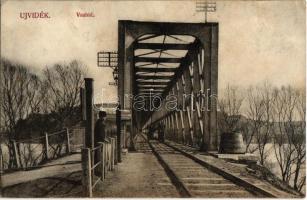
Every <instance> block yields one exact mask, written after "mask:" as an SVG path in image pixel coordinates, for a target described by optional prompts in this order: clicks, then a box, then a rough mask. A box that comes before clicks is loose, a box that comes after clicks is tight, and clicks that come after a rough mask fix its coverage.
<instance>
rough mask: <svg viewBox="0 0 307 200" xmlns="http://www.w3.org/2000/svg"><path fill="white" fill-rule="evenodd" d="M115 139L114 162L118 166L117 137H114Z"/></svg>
mask: <svg viewBox="0 0 307 200" xmlns="http://www.w3.org/2000/svg"><path fill="white" fill-rule="evenodd" d="M114 138H115V154H114V156H115V158H114V159H115V160H114V162H115V165H117V162H118V152H117V151H118V146H117V136H114Z"/></svg>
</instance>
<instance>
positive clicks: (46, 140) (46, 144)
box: [45, 133, 49, 160]
mask: <svg viewBox="0 0 307 200" xmlns="http://www.w3.org/2000/svg"><path fill="white" fill-rule="evenodd" d="M45 155H46V160H48V159H49V141H48V133H45Z"/></svg>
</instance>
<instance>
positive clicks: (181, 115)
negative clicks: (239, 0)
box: [118, 21, 218, 151]
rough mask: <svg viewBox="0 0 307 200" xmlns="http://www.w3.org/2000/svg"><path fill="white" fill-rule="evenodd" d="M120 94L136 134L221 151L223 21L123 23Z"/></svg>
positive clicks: (120, 49) (125, 125)
mask: <svg viewBox="0 0 307 200" xmlns="http://www.w3.org/2000/svg"><path fill="white" fill-rule="evenodd" d="M118 26H119V27H118V29H119V31H118V34H119V35H118V37H119V40H118V94H119V100H120V105H121V106H122V108H123V109H124V110H128V111H130V112H131V120H130V121H127V122H125V123H124V124H123V128H124V129H125V130H128V131H129V132H130V133H132V135H136V134H137V133H139V132H141V131H142V130H143V131H144V130H147V131H148V130H149V129H151V130H152V129H154V127H159V126H160V127H161V126H163V127H164V128H165V135H166V138H168V139H171V140H175V141H177V142H179V141H180V142H182V143H184V144H189V145H192V146H198V147H199V148H200V149H201V150H203V151H216V150H217V149H218V133H217V92H218V91H217V88H218V87H217V86H218V23H161V22H136V21H119V24H118Z"/></svg>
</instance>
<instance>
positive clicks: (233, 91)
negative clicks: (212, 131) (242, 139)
mask: <svg viewBox="0 0 307 200" xmlns="http://www.w3.org/2000/svg"><path fill="white" fill-rule="evenodd" d="M243 99H244V98H243V97H242V96H241V95H240V94H239V88H238V87H236V86H230V85H228V86H227V87H226V90H225V94H224V96H223V98H219V101H218V106H219V109H220V116H219V119H218V125H219V128H220V129H221V131H224V132H235V131H239V130H241V127H240V124H239V121H240V119H241V118H240V117H241V106H242V102H243Z"/></svg>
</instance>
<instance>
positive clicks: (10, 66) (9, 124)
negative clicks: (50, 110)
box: [1, 60, 41, 168]
mask: <svg viewBox="0 0 307 200" xmlns="http://www.w3.org/2000/svg"><path fill="white" fill-rule="evenodd" d="M1 66H2V68H1V75H2V77H3V78H2V80H1V92H2V103H1V110H2V112H1V120H2V121H3V123H4V126H5V128H6V131H7V132H8V137H9V138H8V139H9V140H8V142H7V145H8V147H9V158H10V160H9V167H10V168H12V167H14V166H16V160H15V158H14V148H13V143H12V140H15V139H19V137H20V136H19V134H18V133H19V131H18V130H17V123H18V122H19V121H20V120H22V119H25V118H27V117H28V116H29V115H30V114H31V113H34V112H38V108H39V104H40V101H41V95H39V91H38V90H37V87H38V86H39V78H38V77H37V76H36V75H34V74H32V73H30V72H29V70H28V69H27V68H26V67H24V66H22V65H19V64H15V63H12V62H10V61H8V60H1ZM18 153H19V154H20V149H19V146H18Z"/></svg>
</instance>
